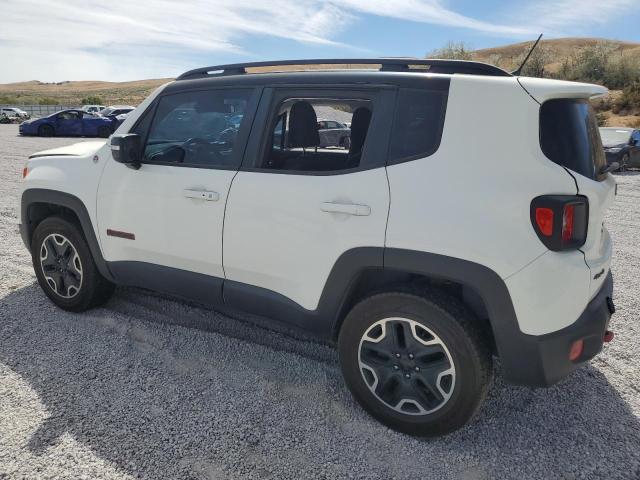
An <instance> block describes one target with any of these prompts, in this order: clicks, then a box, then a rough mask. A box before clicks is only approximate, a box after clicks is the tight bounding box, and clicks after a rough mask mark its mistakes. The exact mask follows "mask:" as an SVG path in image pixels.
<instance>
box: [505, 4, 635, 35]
mask: <svg viewBox="0 0 640 480" xmlns="http://www.w3.org/2000/svg"><path fill="white" fill-rule="evenodd" d="M639 8H640V0H539V1H535V2H531V3H530V4H528V5H527V6H525V7H524V8H520V9H518V10H517V11H516V10H514V11H513V12H512V13H511V19H512V20H514V21H515V20H517V19H518V18H525V19H528V21H529V22H530V25H531V28H532V29H533V30H536V31H538V32H544V33H545V36H552V35H570V34H583V33H584V32H586V31H588V29H589V27H593V26H594V25H602V24H606V23H608V22H610V21H612V20H613V19H614V18H615V17H620V16H627V15H636V16H637V17H638V18H640V15H639V14H638V11H639V10H638V9H639Z"/></svg>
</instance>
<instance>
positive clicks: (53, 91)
mask: <svg viewBox="0 0 640 480" xmlns="http://www.w3.org/2000/svg"><path fill="white" fill-rule="evenodd" d="M170 80H171V79H155V80H136V81H133V82H103V81H91V80H90V81H80V82H58V83H43V82H38V81H36V80H33V81H31V82H20V83H6V84H0V103H18V104H23V105H25V104H26V105H28V104H38V103H43V100H44V103H57V104H59V105H80V104H81V100H82V99H83V98H84V97H88V96H98V97H100V98H101V99H102V100H103V101H104V103H105V104H107V105H115V104H123V105H129V104H131V105H137V104H138V103H140V102H141V101H142V100H144V99H145V98H146V97H147V95H149V93H150V92H151V91H153V90H154V89H155V88H157V87H159V86H160V85H162V84H164V83H166V82H168V81H170Z"/></svg>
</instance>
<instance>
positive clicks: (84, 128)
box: [19, 110, 113, 138]
mask: <svg viewBox="0 0 640 480" xmlns="http://www.w3.org/2000/svg"><path fill="white" fill-rule="evenodd" d="M112 123H113V122H112V120H110V119H107V118H102V117H98V116H96V115H93V114H91V113H88V112H83V111H82V110H62V111H61V112H56V113H54V114H53V115H50V116H48V117H42V118H38V119H35V120H29V121H26V122H22V123H21V124H20V127H19V131H20V134H21V135H39V136H41V137H53V136H55V135H59V136H83V137H102V138H107V137H109V135H111V133H112V132H113V129H112Z"/></svg>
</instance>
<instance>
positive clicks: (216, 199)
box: [98, 89, 257, 303]
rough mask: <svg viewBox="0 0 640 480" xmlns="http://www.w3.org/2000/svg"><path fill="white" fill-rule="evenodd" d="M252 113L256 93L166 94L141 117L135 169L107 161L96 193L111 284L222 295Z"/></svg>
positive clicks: (189, 294)
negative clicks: (225, 238) (236, 184)
mask: <svg viewBox="0 0 640 480" xmlns="http://www.w3.org/2000/svg"><path fill="white" fill-rule="evenodd" d="M256 103H257V94H256V92H255V91H254V90H253V89H218V90H198V91H186V92H185V91H183V92H180V93H173V94H172V93H171V92H168V93H164V94H162V95H161V96H160V97H159V98H158V99H157V100H156V101H155V102H154V104H152V106H151V107H150V108H149V109H148V110H147V111H145V113H144V114H143V116H142V118H141V119H140V120H139V121H138V122H137V124H136V125H135V126H134V127H133V129H132V131H133V132H134V133H138V134H140V136H141V138H142V140H143V153H142V155H143V161H142V165H141V168H140V169H138V170H134V169H132V168H129V167H127V166H125V165H123V164H120V163H117V162H115V161H114V160H113V159H109V161H108V164H107V166H106V167H105V171H104V173H103V176H102V179H101V181H100V187H99V193H98V224H99V229H100V240H101V244H102V248H103V251H104V255H105V259H106V260H107V261H108V262H109V265H110V268H111V270H112V271H113V273H114V275H116V276H117V277H119V278H118V281H120V282H122V283H125V284H127V283H128V284H147V285H148V286H150V287H152V288H154V289H158V290H160V291H166V292H168V293H177V294H181V295H183V296H186V297H191V298H196V299H198V300H205V301H207V300H215V299H216V297H218V296H219V295H220V288H221V285H222V279H223V278H224V272H223V269H222V223H223V219H224V211H225V204H226V201H227V195H228V192H229V187H230V185H231V181H232V179H233V177H234V175H235V174H236V171H237V170H238V168H239V165H240V161H241V156H242V153H243V150H244V146H245V144H246V137H247V135H248V131H249V128H250V125H251V119H252V117H253V113H254V109H255V105H256ZM238 116H240V117H241V121H240V122H237V121H236V122H235V123H234V122H233V121H231V120H230V119H231V118H232V117H235V118H238ZM145 138H146V140H145ZM207 297H208V298H207ZM214 303H215V302H214Z"/></svg>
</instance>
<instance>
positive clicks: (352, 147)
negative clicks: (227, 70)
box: [262, 98, 373, 172]
mask: <svg viewBox="0 0 640 480" xmlns="http://www.w3.org/2000/svg"><path fill="white" fill-rule="evenodd" d="M372 116H373V102H372V101H371V100H369V99H359V98H287V99H285V100H284V101H282V102H281V103H280V105H279V107H278V109H277V111H276V112H275V117H274V118H273V121H272V123H270V125H273V127H272V129H271V132H270V134H271V141H270V142H269V143H268V145H269V146H270V148H268V149H267V152H266V155H265V158H264V161H263V163H262V168H266V169H270V170H281V171H300V172H329V171H338V170H347V169H354V168H358V167H359V166H360V164H361V161H362V158H363V156H364V155H365V143H366V139H367V133H368V131H369V126H370V123H371V119H372ZM318 117H322V118H324V119H325V120H322V121H318ZM348 122H350V123H351V128H350V129H349V128H344V129H342V130H337V127H338V124H339V123H348Z"/></svg>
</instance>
